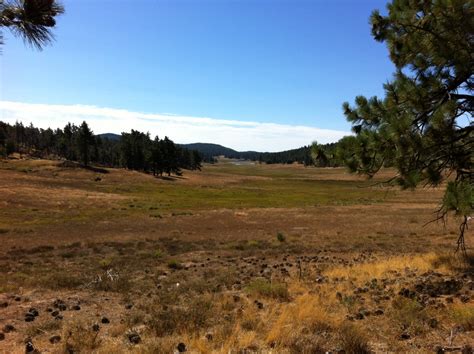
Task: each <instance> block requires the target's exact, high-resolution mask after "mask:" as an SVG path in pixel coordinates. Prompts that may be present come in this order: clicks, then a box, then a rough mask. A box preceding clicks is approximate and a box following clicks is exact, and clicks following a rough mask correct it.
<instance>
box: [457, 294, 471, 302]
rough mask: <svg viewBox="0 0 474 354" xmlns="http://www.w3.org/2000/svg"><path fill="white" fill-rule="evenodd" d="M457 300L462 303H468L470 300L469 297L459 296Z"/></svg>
mask: <svg viewBox="0 0 474 354" xmlns="http://www.w3.org/2000/svg"><path fill="white" fill-rule="evenodd" d="M459 299H460V300H461V302H463V303H468V302H469V301H470V300H471V297H470V296H469V295H461V297H460V298H459Z"/></svg>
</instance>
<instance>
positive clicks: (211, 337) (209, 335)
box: [206, 333, 214, 341]
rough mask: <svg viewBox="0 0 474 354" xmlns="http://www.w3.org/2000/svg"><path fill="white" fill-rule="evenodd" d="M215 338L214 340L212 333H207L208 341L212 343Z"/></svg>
mask: <svg viewBox="0 0 474 354" xmlns="http://www.w3.org/2000/svg"><path fill="white" fill-rule="evenodd" d="M213 338H214V337H213V336H212V333H207V334H206V339H207V340H208V341H211V340H212V339H213Z"/></svg>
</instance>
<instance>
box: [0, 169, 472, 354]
mask: <svg viewBox="0 0 474 354" xmlns="http://www.w3.org/2000/svg"><path fill="white" fill-rule="evenodd" d="M392 174H393V171H390V170H387V171H384V172H383V174H381V175H380V176H377V178H376V179H375V180H374V181H366V180H364V179H362V178H360V177H357V176H353V175H350V174H348V173H346V172H345V171H344V170H343V169H316V168H304V167H302V166H297V165H291V166H282V165H244V166H236V165H233V164H232V163H230V162H227V163H219V164H216V165H207V166H205V167H204V168H203V171H200V172H199V171H196V172H189V171H185V173H184V176H183V177H181V178H170V179H159V178H154V177H152V176H150V175H146V174H143V173H138V172H132V171H125V170H119V169H105V170H93V169H89V170H87V169H83V168H80V167H78V166H75V165H68V164H64V163H62V162H58V161H47V160H7V161H2V162H0V191H1V193H0V239H1V242H2V243H1V247H0V339H1V340H0V352H5V353H16V352H25V350H29V349H31V352H33V350H37V351H39V352H51V353H63V352H65V353H78V352H84V353H89V352H97V353H110V352H137V353H171V352H179V351H183V350H186V351H187V352H192V353H228V352H232V353H253V352H273V353H318V352H327V351H330V352H345V353H364V352H439V351H442V350H444V351H447V350H450V351H458V352H461V351H463V352H472V350H471V349H470V346H474V339H473V338H474V335H473V334H474V303H473V301H472V296H473V291H474V282H473V280H474V279H473V268H472V264H471V265H469V264H467V263H465V262H461V260H460V259H459V258H457V257H456V256H454V255H453V250H454V248H455V242H456V237H457V221H456V219H455V218H450V219H449V220H448V222H447V224H446V225H443V223H439V222H438V223H429V224H427V223H428V222H429V221H431V220H432V219H433V218H434V217H435V214H434V212H435V211H436V209H437V206H438V204H439V201H440V198H441V196H442V188H438V189H424V190H417V191H400V190H399V189H398V188H396V187H389V186H384V185H381V184H379V183H380V182H382V181H384V180H386V179H387V178H388V177H390V176H391V175H392ZM426 224H427V225H426ZM467 241H468V243H469V242H472V230H471V229H470V230H469V231H468V235H467ZM2 334H3V335H2ZM33 348H34V349H33ZM470 350H471V351H470Z"/></svg>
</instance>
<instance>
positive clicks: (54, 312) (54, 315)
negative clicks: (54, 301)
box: [51, 310, 59, 317]
mask: <svg viewBox="0 0 474 354" xmlns="http://www.w3.org/2000/svg"><path fill="white" fill-rule="evenodd" d="M57 315H59V311H58V310H54V311H53V312H51V316H53V317H56V316H57Z"/></svg>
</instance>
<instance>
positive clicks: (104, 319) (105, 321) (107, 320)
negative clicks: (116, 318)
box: [100, 316, 110, 324]
mask: <svg viewBox="0 0 474 354" xmlns="http://www.w3.org/2000/svg"><path fill="white" fill-rule="evenodd" d="M100 322H102V323H103V324H107V323H110V320H109V319H108V318H107V317H105V316H104V317H102V319H101V320H100Z"/></svg>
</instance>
